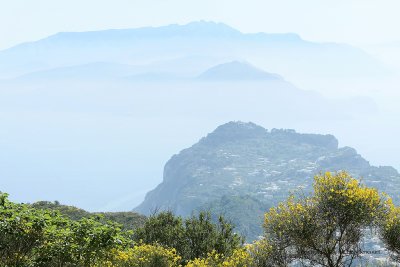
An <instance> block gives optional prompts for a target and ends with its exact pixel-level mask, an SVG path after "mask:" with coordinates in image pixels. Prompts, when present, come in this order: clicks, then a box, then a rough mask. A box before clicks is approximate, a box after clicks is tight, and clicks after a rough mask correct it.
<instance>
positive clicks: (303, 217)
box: [264, 172, 385, 267]
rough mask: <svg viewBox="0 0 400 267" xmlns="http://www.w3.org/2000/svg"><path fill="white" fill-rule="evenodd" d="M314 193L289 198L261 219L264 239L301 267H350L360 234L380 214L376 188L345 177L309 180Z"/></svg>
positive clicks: (381, 208)
mask: <svg viewBox="0 0 400 267" xmlns="http://www.w3.org/2000/svg"><path fill="white" fill-rule="evenodd" d="M313 187H314V194H313V195H311V196H309V197H305V196H302V197H298V198H296V197H294V196H291V197H290V198H289V199H288V200H287V201H286V202H284V203H281V204H279V206H278V207H277V208H272V209H271V210H270V211H269V212H268V213H267V214H266V215H265V224H264V228H265V235H266V240H267V241H268V242H270V243H271V244H273V245H274V246H275V247H276V248H278V250H281V251H283V252H284V253H285V255H286V257H287V260H288V262H290V261H293V260H299V261H301V262H302V263H303V265H310V266H315V265H319V266H326V267H342V266H351V264H352V262H353V261H354V259H355V258H357V257H359V256H360V254H361V252H362V250H361V242H360V241H361V238H362V236H363V229H365V228H366V227H369V226H371V225H372V224H373V223H374V222H375V221H376V219H377V218H380V216H381V215H382V214H383V213H384V211H385V204H384V203H383V200H382V198H381V196H380V194H379V193H378V192H377V190H376V189H373V188H369V187H366V186H364V185H362V184H361V183H360V182H359V181H358V180H357V179H355V178H353V177H351V176H350V175H349V174H348V173H346V172H339V173H336V174H332V173H329V172H327V173H325V174H321V175H317V176H315V178H314V185H313Z"/></svg>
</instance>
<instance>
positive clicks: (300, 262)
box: [0, 172, 400, 267]
mask: <svg viewBox="0 0 400 267" xmlns="http://www.w3.org/2000/svg"><path fill="white" fill-rule="evenodd" d="M313 188H314V190H313V193H312V194H308V195H305V194H303V195H299V194H298V195H293V196H291V197H289V198H288V199H287V200H286V201H285V202H282V203H280V204H279V205H278V206H277V207H275V208H271V209H270V210H269V212H267V213H266V214H265V220H264V225H263V226H264V231H265V234H264V236H263V238H262V239H260V240H258V241H256V242H254V243H252V244H247V245H243V238H242V237H241V236H240V235H238V234H236V233H235V232H234V228H233V226H232V225H231V224H230V223H228V222H227V221H226V220H225V219H224V218H223V217H222V216H221V217H219V218H218V219H217V221H216V222H215V221H214V220H213V219H212V217H211V215H210V213H206V212H200V213H198V214H197V215H192V216H190V217H187V218H182V217H179V216H175V215H174V214H173V213H172V212H160V213H156V214H154V215H152V216H150V217H149V218H147V219H146V220H145V221H144V222H143V224H142V225H140V226H135V227H131V228H132V229H133V230H126V229H129V227H125V230H124V229H122V225H121V224H118V223H116V222H114V221H110V220H107V219H106V218H105V216H104V215H101V214H96V215H92V216H86V214H85V213H84V212H82V211H81V210H78V212H76V213H74V212H73V213H72V214H75V215H76V217H73V219H71V216H72V215H71V210H70V209H72V208H70V207H69V208H67V207H65V206H62V205H60V207H59V209H54V207H53V208H50V206H52V205H59V204H58V203H50V202H42V203H40V204H36V207H35V205H28V204H17V203H13V202H11V201H9V200H8V197H7V194H0V267H54V266H55V267H103V266H104V267H183V266H188V267H286V266H293V264H294V265H295V266H326V267H350V266H391V265H390V264H389V263H388V264H386V263H382V262H381V263H379V262H378V261H375V262H373V263H370V264H367V263H365V264H363V265H359V263H360V262H361V261H359V260H360V259H361V257H362V254H363V249H364V248H363V247H362V239H363V237H364V235H365V230H366V229H368V228H371V229H374V230H377V231H378V232H379V234H380V238H381V240H382V242H383V244H384V245H385V247H386V249H387V250H388V251H389V252H390V256H391V258H392V260H393V262H398V263H400V208H399V207H396V206H395V205H394V204H393V202H392V200H391V198H390V197H388V196H387V195H385V194H382V193H379V192H378V191H377V190H376V189H374V188H370V187H367V186H365V185H363V184H362V183H360V182H359V181H358V180H357V179H355V178H353V177H352V176H350V175H349V174H348V173H346V172H340V173H335V174H332V173H329V172H328V173H325V174H321V175H317V176H315V178H314V185H313ZM37 205H39V207H37ZM45 206H46V208H45ZM60 209H64V212H63V213H64V214H65V213H67V212H66V211H65V209H69V211H68V212H69V213H70V215H69V216H65V215H63V214H62V213H61V212H60V211H59V210H60ZM72 210H74V209H72ZM77 214H80V215H83V216H80V215H79V216H78V215H77ZM355 263H356V264H357V265H354V264H355Z"/></svg>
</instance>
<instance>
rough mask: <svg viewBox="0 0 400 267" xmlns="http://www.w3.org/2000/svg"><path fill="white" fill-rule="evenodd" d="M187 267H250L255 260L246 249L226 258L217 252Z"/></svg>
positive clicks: (238, 250) (196, 260)
mask: <svg viewBox="0 0 400 267" xmlns="http://www.w3.org/2000/svg"><path fill="white" fill-rule="evenodd" d="M186 266H187V267H250V266H253V260H252V258H251V256H250V254H249V252H248V251H247V250H246V249H245V248H242V249H236V250H234V251H233V253H232V255H230V256H228V257H226V256H224V255H222V254H218V253H216V252H215V251H213V252H211V253H208V255H207V257H206V258H197V259H194V260H191V261H189V263H188V264H187V265H186Z"/></svg>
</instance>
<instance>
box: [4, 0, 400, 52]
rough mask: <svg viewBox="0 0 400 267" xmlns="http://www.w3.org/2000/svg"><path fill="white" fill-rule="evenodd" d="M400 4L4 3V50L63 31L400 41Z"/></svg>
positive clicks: (347, 0) (304, 0)
mask: <svg viewBox="0 0 400 267" xmlns="http://www.w3.org/2000/svg"><path fill="white" fill-rule="evenodd" d="M399 10H400V1H399V0H274V1H271V0H246V1H244V0H0V49H4V48H7V47H10V46H13V45H15V44H18V43H21V42H24V41H29V40H36V39H40V38H43V37H45V36H48V35H50V34H53V33H56V32H60V31H87V30H99V29H109V28H132V27H139V26H150V25H151V26H158V25H165V24H171V23H180V24H182V23H187V22H190V21H194V20H201V19H204V20H213V21H218V22H225V23H227V24H229V25H231V26H234V27H236V28H238V29H240V30H241V31H244V32H257V31H263V32H296V33H299V34H301V35H302V36H303V37H304V38H306V39H309V40H315V41H335V42H346V43H351V44H355V45H365V44H374V43H383V42H393V41H400V32H399V30H398V25H400V16H399Z"/></svg>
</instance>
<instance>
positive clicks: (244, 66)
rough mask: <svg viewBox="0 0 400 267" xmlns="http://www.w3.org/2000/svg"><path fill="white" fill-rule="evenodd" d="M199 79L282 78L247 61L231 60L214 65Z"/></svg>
mask: <svg viewBox="0 0 400 267" xmlns="http://www.w3.org/2000/svg"><path fill="white" fill-rule="evenodd" d="M199 79H201V80H213V81H215V80H221V81H224V80H235V81H238V80H246V81H248V80H264V81H266V80H268V81H277V80H282V77H281V76H279V75H277V74H274V73H268V72H265V71H263V70H261V69H258V68H256V67H254V66H253V65H251V64H249V63H247V62H240V61H231V62H227V63H223V64H220V65H216V66H214V67H211V68H210V69H208V70H206V71H205V72H203V73H202V74H201V75H200V76H199Z"/></svg>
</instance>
